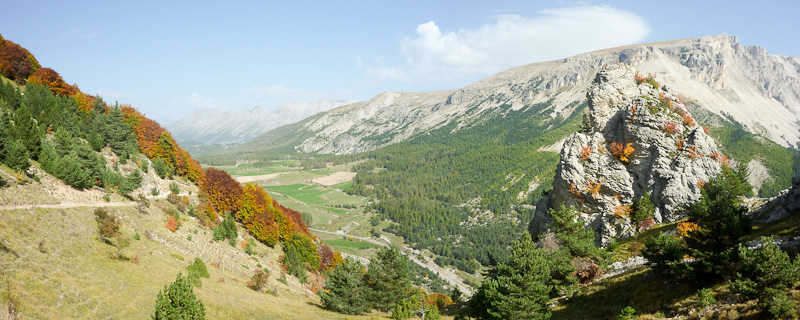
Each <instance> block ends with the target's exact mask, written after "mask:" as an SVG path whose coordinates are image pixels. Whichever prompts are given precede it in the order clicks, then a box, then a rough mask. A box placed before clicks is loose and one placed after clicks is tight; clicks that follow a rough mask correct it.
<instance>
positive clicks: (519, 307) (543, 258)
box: [470, 233, 554, 319]
mask: <svg viewBox="0 0 800 320" xmlns="http://www.w3.org/2000/svg"><path fill="white" fill-rule="evenodd" d="M552 271H554V270H553V267H552V265H551V263H550V261H549V257H548V254H547V251H546V250H544V249H537V248H536V245H535V244H534V243H533V241H532V240H531V237H530V235H528V234H527V233H526V234H525V236H523V237H522V239H520V240H519V241H517V242H516V243H514V246H513V247H512V253H511V258H510V259H509V261H507V262H505V263H500V264H498V265H497V270H496V272H495V273H494V274H493V275H492V276H491V277H490V278H488V279H486V280H484V282H483V283H481V286H480V288H479V289H478V292H477V293H476V295H475V297H473V300H471V301H470V306H471V308H472V309H473V310H474V311H476V314H475V316H477V317H478V318H482V319H549V318H550V310H549V307H548V305H547V303H548V301H549V299H550V292H551V291H552V286H551V285H548V282H550V280H551V278H550V274H551V272H552Z"/></svg>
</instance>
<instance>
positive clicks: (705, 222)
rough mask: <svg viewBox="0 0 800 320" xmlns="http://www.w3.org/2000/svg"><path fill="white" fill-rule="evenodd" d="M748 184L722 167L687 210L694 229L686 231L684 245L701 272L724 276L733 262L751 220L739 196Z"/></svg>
mask: <svg viewBox="0 0 800 320" xmlns="http://www.w3.org/2000/svg"><path fill="white" fill-rule="evenodd" d="M748 189H752V188H751V187H749V183H747V181H746V180H745V179H744V178H743V177H741V176H739V175H738V174H737V172H735V171H733V170H732V169H730V168H728V167H727V166H723V169H722V174H720V175H718V176H717V177H715V178H713V179H711V181H710V182H709V183H708V185H707V186H706V187H705V188H704V189H703V190H702V195H703V196H702V197H701V198H700V200H699V201H697V202H695V203H693V204H692V205H691V206H689V208H688V210H687V211H688V216H689V219H688V221H689V222H692V223H695V224H697V226H698V227H699V229H698V230H695V231H691V232H689V234H688V236H687V237H686V244H687V246H688V247H689V249H690V250H691V252H690V255H691V256H692V257H695V258H698V259H700V260H699V261H700V267H701V268H700V270H699V271H701V272H702V273H705V274H708V273H717V274H720V275H724V274H728V273H729V270H727V269H729V268H730V267H731V262H732V261H734V260H737V256H736V253H735V249H734V248H735V247H736V245H737V244H738V243H739V239H740V238H741V237H742V236H744V235H746V234H747V233H749V232H750V230H751V229H752V220H751V219H750V217H749V216H747V207H745V206H744V205H742V203H741V200H740V199H739V197H740V196H741V195H743V194H744V193H746V192H747V191H748Z"/></svg>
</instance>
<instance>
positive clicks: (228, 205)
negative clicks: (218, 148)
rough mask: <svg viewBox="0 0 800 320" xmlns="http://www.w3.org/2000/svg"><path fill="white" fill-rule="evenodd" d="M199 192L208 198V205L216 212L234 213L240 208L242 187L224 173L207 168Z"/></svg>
mask: <svg viewBox="0 0 800 320" xmlns="http://www.w3.org/2000/svg"><path fill="white" fill-rule="evenodd" d="M200 190H201V191H203V192H204V193H205V194H206V195H207V196H208V203H209V204H210V205H211V206H213V207H214V210H215V211H216V212H220V213H222V212H230V213H234V214H235V213H236V212H237V211H239V208H241V206H242V195H243V193H244V190H243V188H242V185H240V184H239V182H237V181H236V180H234V179H233V177H231V175H230V174H228V173H227V172H225V171H222V170H219V169H216V168H208V169H206V171H205V179H203V181H202V182H201V183H200Z"/></svg>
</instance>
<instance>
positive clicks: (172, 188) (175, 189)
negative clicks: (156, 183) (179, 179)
mask: <svg viewBox="0 0 800 320" xmlns="http://www.w3.org/2000/svg"><path fill="white" fill-rule="evenodd" d="M169 191H170V192H172V193H173V194H179V193H181V189H180V188H179V187H178V184H177V183H175V182H174V181H173V182H170V184H169Z"/></svg>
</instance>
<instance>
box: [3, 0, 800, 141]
mask: <svg viewBox="0 0 800 320" xmlns="http://www.w3.org/2000/svg"><path fill="white" fill-rule="evenodd" d="M798 12H800V1H794V0H792V1H735V0H728V1H588V0H587V1H535V0H529V1H505V0H495V1H430V0H428V1H416V0H404V1H375V0H372V1H355V0H354V1H342V0H340V1H203V0H195V1H37V0H25V1H9V2H8V3H6V4H4V5H3V10H2V11H0V34H2V36H3V37H4V38H5V39H7V40H11V41H14V42H16V43H18V44H20V45H22V46H23V47H25V48H27V49H28V50H29V51H30V52H31V53H33V54H34V55H35V56H36V58H37V59H38V60H39V63H40V64H41V65H42V66H44V67H49V68H52V69H54V70H56V71H57V72H59V73H60V74H61V76H62V77H63V78H64V80H65V81H66V82H68V83H70V84H73V83H74V84H77V85H78V86H79V87H80V89H81V90H82V91H84V92H86V93H89V94H98V95H100V96H101V97H103V99H104V100H106V101H107V102H110V103H114V102H119V103H121V104H122V103H124V104H130V105H132V106H134V107H136V108H137V109H139V110H140V111H141V112H143V113H144V114H146V115H147V116H149V117H151V118H153V119H155V120H156V121H158V122H160V123H162V124H164V125H167V124H169V123H172V122H174V121H177V120H179V119H180V118H181V117H183V116H184V115H187V114H189V113H191V112H193V111H195V110H198V109H203V108H220V109H226V110H243V109H251V108H254V107H257V106H260V107H265V108H275V107H277V106H278V105H279V104H280V103H281V102H289V101H294V102H310V101H315V100H321V99H334V100H345V99H356V100H361V101H364V100H369V99H370V98H372V97H373V96H375V95H377V94H379V93H381V92H384V91H436V90H447V89H457V88H461V87H464V86H466V85H468V84H470V83H472V82H475V81H477V80H480V79H482V78H485V77H487V76H490V75H492V74H495V73H497V72H500V71H503V70H506V69H510V68H513V67H516V66H520V65H524V64H528V63H534V62H540V61H549V60H555V59H560V58H565V57H569V56H572V55H576V54H580V53H584V52H589V51H594V50H599V49H604V48H610V47H616V46H622V45H628V44H636V43H648V42H657V41H665V40H673V39H681V38H692V37H700V36H705V35H715V34H721V33H726V34H728V35H735V36H737V37H738V38H739V41H740V42H741V43H742V44H744V45H748V46H749V45H758V46H761V47H764V48H766V50H767V52H769V53H772V54H782V55H792V56H800V19H798V18H797V13H798Z"/></svg>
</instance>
